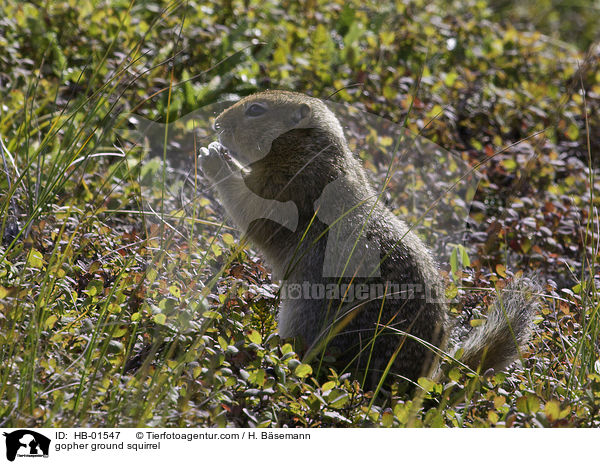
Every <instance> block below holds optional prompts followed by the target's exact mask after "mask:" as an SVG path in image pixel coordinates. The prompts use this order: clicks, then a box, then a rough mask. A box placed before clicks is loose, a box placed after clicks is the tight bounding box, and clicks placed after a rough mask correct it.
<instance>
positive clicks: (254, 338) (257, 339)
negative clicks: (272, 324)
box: [248, 329, 262, 345]
mask: <svg viewBox="0 0 600 464" xmlns="http://www.w3.org/2000/svg"><path fill="white" fill-rule="evenodd" d="M248 340H250V341H251V342H252V343H256V344H257V345H260V344H261V343H262V337H261V336H260V334H259V333H258V332H257V331H256V330H254V329H252V331H251V332H250V333H249V334H248Z"/></svg>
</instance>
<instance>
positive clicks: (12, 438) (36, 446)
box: [4, 429, 50, 462]
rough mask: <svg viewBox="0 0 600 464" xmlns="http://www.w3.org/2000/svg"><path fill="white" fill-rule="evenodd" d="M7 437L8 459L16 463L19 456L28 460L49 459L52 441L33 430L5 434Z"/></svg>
mask: <svg viewBox="0 0 600 464" xmlns="http://www.w3.org/2000/svg"><path fill="white" fill-rule="evenodd" d="M4 436H5V437H6V459H8V460H9V461H11V462H12V461H14V460H15V458H16V457H17V456H19V457H27V458H39V457H42V456H43V457H45V458H47V457H48V451H49V450H50V439H49V438H47V437H45V436H44V435H42V434H41V433H39V432H34V431H33V430H25V429H21V430H16V431H14V432H11V433H6V432H5V433H4Z"/></svg>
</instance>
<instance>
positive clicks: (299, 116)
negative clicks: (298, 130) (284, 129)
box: [292, 103, 310, 125]
mask: <svg viewBox="0 0 600 464" xmlns="http://www.w3.org/2000/svg"><path fill="white" fill-rule="evenodd" d="M309 115H310V106H308V105H307V104H306V103H302V104H301V105H300V106H299V107H298V108H296V110H295V111H294V113H293V114H292V122H293V123H294V125H298V124H300V122H302V121H303V120H304V119H306V118H308V116H309Z"/></svg>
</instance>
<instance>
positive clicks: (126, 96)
mask: <svg viewBox="0 0 600 464" xmlns="http://www.w3.org/2000/svg"><path fill="white" fill-rule="evenodd" d="M334 3H335V2H334ZM273 7H274V4H271V3H269V2H266V3H264V4H257V3H255V2H249V4H248V6H247V7H246V6H244V4H243V3H242V2H239V3H238V2H231V4H230V9H232V12H233V13H231V12H230V14H229V15H227V14H226V13H225V12H224V11H220V10H219V8H217V6H216V5H212V4H206V5H205V6H204V7H202V8H193V7H192V6H191V5H190V4H188V3H184V2H173V3H170V4H169V5H167V7H165V8H163V7H161V6H160V5H159V4H158V3H154V2H141V3H140V2H113V3H109V4H106V5H104V7H103V8H95V5H94V2H91V1H90V2H78V3H75V2H71V1H66V0H65V1H61V2H54V5H52V6H47V7H45V9H41V10H37V9H34V8H33V7H31V6H30V5H26V4H25V5H20V4H17V3H16V2H8V3H6V5H4V6H3V7H2V8H3V9H4V11H3V15H2V16H3V17H4V18H5V19H4V20H3V22H2V23H0V28H2V29H0V30H1V31H2V33H0V39H1V40H0V56H2V57H3V58H2V59H3V61H2V63H3V66H2V68H3V71H1V72H0V81H1V82H2V83H3V84H7V85H3V86H2V88H1V90H0V95H1V103H0V108H1V113H0V138H1V139H2V142H3V143H2V153H1V154H2V158H3V162H4V172H5V174H2V179H0V185H1V187H2V190H1V197H0V205H1V206H0V208H1V212H2V222H1V226H0V232H1V235H2V237H3V239H4V240H3V244H2V247H0V343H1V348H0V424H2V426H5V427H32V426H47V427H50V426H64V427H68V426H84V425H89V426H107V427H108V426H227V425H229V426H231V425H233V426H325V425H329V426H365V425H369V426H372V425H375V426H461V427H468V426H513V427H515V426H597V425H599V424H598V419H597V417H598V416H599V415H598V412H599V410H600V396H599V395H600V393H599V392H600V367H599V363H600V359H599V358H598V341H599V334H600V324H599V322H598V308H599V304H600V299H599V298H598V281H597V277H596V274H597V267H596V259H595V258H596V257H597V256H598V237H599V235H598V223H599V221H598V214H597V206H598V195H597V189H598V180H597V176H596V174H597V153H596V151H597V147H598V143H597V142H598V128H599V127H600V126H599V124H598V114H599V113H598V111H599V108H600V100H599V97H598V95H600V74H598V67H597V64H598V62H597V56H596V55H593V54H591V55H590V56H588V59H587V60H586V61H585V62H584V61H583V56H582V54H581V53H577V52H576V51H573V50H572V49H564V48H560V47H556V46H555V45H553V44H550V45H549V44H548V42H547V41H545V40H544V37H543V36H539V35H536V34H535V33H534V34H528V33H521V32H517V31H515V30H514V29H512V28H511V27H510V26H507V25H505V24H500V23H495V22H492V23H490V19H493V16H492V15H493V12H491V11H490V10H488V9H486V8H484V6H482V5H479V4H476V3H474V2H473V3H472V4H468V5H467V7H459V6H457V4H452V5H451V6H450V7H448V8H450V10H449V11H451V12H452V14H448V15H445V14H438V13H435V12H432V11H430V9H429V8H425V5H424V3H423V2H420V1H418V0H415V1H411V2H407V3H406V4H403V6H402V7H400V6H398V8H397V10H398V11H395V12H390V11H388V9H389V8H388V6H386V5H383V6H380V5H375V4H373V5H370V7H369V8H366V9H363V8H359V7H358V5H354V4H348V5H346V4H343V3H342V2H339V4H337V3H336V7H335V8H330V7H326V5H325V3H322V2H316V3H315V5H314V8H315V11H303V10H301V9H302V7H301V6H292V7H291V8H292V10H290V11H289V12H283V11H279V10H277V9H276V8H273ZM293 8H298V9H300V10H298V11H294V10H293ZM464 8H466V9H467V10H468V14H465V13H464ZM316 10H319V11H320V13H321V15H320V16H319V15H315V14H314V13H315V12H316ZM242 11H244V12H245V13H248V12H250V13H251V14H244V15H242V14H241V13H242ZM235 13H237V14H235ZM392 14H393V15H395V16H394V17H393V18H394V20H393V21H392V20H389V19H386V18H389V17H390V15H392ZM240 17H244V18H246V19H244V20H239V21H238V20H236V19H235V18H238V19H239V18H240ZM469 17H471V19H469ZM298 18H301V19H298ZM453 18H454V19H455V20H453ZM432 20H435V21H441V23H442V24H444V25H445V27H444V28H439V29H435V28H433V29H432V28H429V27H425V26H428V25H430V24H434V23H435V21H432ZM65 24H67V25H69V26H70V27H64V25H65ZM398 24H401V25H402V27H400V28H399V27H398ZM36 31H42V32H36ZM307 31H309V32H310V36H311V40H312V42H311V44H310V45H311V46H308V45H307V42H306V40H307V35H306V34H307ZM25 37H27V38H25ZM274 37H278V38H281V40H278V41H277V40H274ZM449 37H455V38H457V39H458V40H457V43H458V47H457V48H455V49H454V50H449V49H448V47H447V41H448V38H449ZM340 41H341V42H340ZM588 42H589V41H588ZM340 43H343V44H344V47H341V46H340V45H339V44H340ZM319 50H320V51H323V50H328V53H320V52H319ZM391 63H393V64H394V66H393V68H394V69H390V64H391ZM290 66H291V67H292V69H293V72H291V71H290ZM578 69H580V72H579V74H578ZM515 70H516V71H515ZM421 74H422V78H420V79H416V78H415V77H414V76H418V75H421ZM193 76H196V77H193ZM365 76H366V77H365ZM542 77H543V78H542ZM417 80H419V81H420V83H417V82H416V81H417ZM574 82H575V83H576V85H574V84H573V83H574ZM355 83H360V84H361V86H352V84H355ZM405 85H407V87H405ZM264 87H285V88H291V89H295V90H300V91H306V92H310V93H312V94H314V95H316V96H325V95H329V94H331V93H333V91H334V90H337V89H340V88H343V89H344V90H342V91H340V92H338V93H337V94H336V95H335V98H337V99H338V100H336V101H339V102H352V105H351V106H356V107H357V108H358V109H361V110H367V111H370V112H373V113H376V114H378V115H381V116H384V117H386V118H387V119H389V120H391V121H404V122H405V125H406V127H407V128H408V129H410V130H412V131H413V133H421V134H422V135H423V136H424V137H426V138H428V139H429V140H431V141H432V142H435V143H436V144H438V145H440V146H443V147H444V148H447V149H448V150H451V151H453V152H455V153H458V156H459V157H461V159H462V160H463V161H464V162H465V164H466V165H467V166H470V167H474V166H477V169H478V170H479V171H480V172H481V176H482V180H481V182H480V188H479V190H478V191H477V192H476V193H475V196H474V207H473V209H472V212H471V215H470V219H469V230H468V231H465V233H467V234H469V235H467V240H466V241H465V242H464V243H463V244H462V245H460V246H461V247H463V248H462V249H461V251H460V253H461V255H462V256H463V257H464V256H467V257H468V258H469V260H468V265H465V264H466V262H467V261H466V260H465V259H463V265H465V266H464V267H463V268H462V269H457V268H456V262H448V263H445V262H442V263H441V264H442V266H443V269H444V272H445V273H446V275H447V276H448V280H449V290H448V291H449V293H452V292H454V293H455V294H456V296H457V298H456V301H458V303H456V302H455V303H454V304H453V305H452V307H451V314H452V317H453V318H455V319H456V321H457V322H458V323H459V324H462V325H467V326H468V325H469V321H471V320H478V319H481V318H482V317H483V314H484V313H485V308H486V305H487V303H488V300H487V298H484V297H482V296H480V295H482V293H481V292H477V289H478V288H492V287H494V284H495V283H497V282H500V283H502V281H504V280H505V278H508V277H510V275H511V270H515V269H524V270H534V271H537V272H539V273H541V274H542V275H543V276H544V280H545V282H546V286H545V288H544V305H543V309H542V313H541V314H540V315H539V317H538V319H537V327H536V333H535V336H534V338H533V340H532V342H531V346H530V350H529V351H528V353H526V355H525V360H524V365H517V366H515V367H513V368H512V369H511V370H509V371H508V372H502V373H494V375H492V376H491V377H485V378H484V377H479V376H476V375H474V374H473V373H470V372H468V371H465V370H462V369H460V368H459V367H454V368H452V369H451V370H450V371H449V373H448V377H449V379H450V381H449V382H443V383H439V382H432V381H421V382H420V383H419V385H420V387H421V389H420V391H419V392H418V393H417V394H416V395H415V396H410V395H407V394H405V393H402V391H401V390H402V387H401V384H398V385H396V386H394V387H393V388H392V389H391V392H390V395H389V396H387V397H384V396H381V395H373V394H371V393H368V392H363V391H362V390H361V389H360V386H359V382H358V381H357V379H355V378H354V377H352V376H351V375H348V374H341V373H338V372H336V371H335V370H334V369H331V368H330V366H328V365H327V364H326V363H325V364H323V365H322V367H321V368H319V369H317V364H316V363H311V364H307V363H303V362H302V361H301V360H300V359H299V358H298V356H297V355H296V353H295V352H294V351H293V347H292V346H291V345H290V344H287V343H285V341H282V340H280V339H279V337H278V336H277V335H276V322H275V317H274V314H275V312H276V308H277V305H278V298H277V292H278V288H277V286H276V285H274V284H273V283H272V282H271V280H270V274H269V272H268V269H265V267H263V264H262V262H261V260H260V258H259V257H258V256H257V255H256V254H255V252H254V251H253V250H252V249H251V248H250V247H248V246H244V244H240V243H239V242H238V241H237V240H236V238H235V237H234V235H236V234H235V232H234V231H232V230H231V228H230V227H229V226H228V225H227V223H226V222H224V220H223V217H224V215H223V211H222V210H221V209H220V206H219V203H218V201H215V199H214V197H213V196H212V193H211V192H210V191H209V190H208V189H206V187H205V185H204V181H203V179H202V178H201V177H200V176H199V174H198V168H197V165H196V164H195V162H194V160H195V156H194V153H195V152H196V151H197V148H198V147H199V146H202V145H205V144H206V142H207V141H210V140H211V137H212V132H211V130H210V117H211V116H212V114H211V112H210V108H211V107H210V106H207V105H210V104H212V103H214V102H215V101H217V100H218V99H219V98H222V97H224V96H226V95H229V94H235V95H238V96H242V95H245V94H248V93H250V92H252V91H254V90H257V89H259V88H264ZM567 88H569V89H571V90H572V91H570V92H564V90H565V89H567ZM573 89H574V90H573ZM579 89H581V91H579ZM407 95H410V98H408V97H407ZM374 96H382V97H383V98H374ZM199 107H206V108H208V110H206V111H205V112H204V113H201V114H203V115H205V116H204V117H202V118H198V119H193V120H192V121H193V125H194V127H192V128H188V130H189V131H190V132H192V133H195V134H196V136H195V137H192V140H191V143H190V139H189V137H188V139H180V138H178V135H177V134H175V133H173V134H170V133H169V132H168V131H170V130H171V129H172V128H173V129H178V126H177V124H167V125H165V126H158V125H157V126H152V129H156V127H159V128H161V130H163V131H164V132H161V133H160V134H161V136H162V137H161V138H163V143H162V145H161V146H160V147H159V148H160V149H159V151H160V156H159V157H158V158H159V159H162V160H161V162H153V161H150V160H148V159H147V158H144V154H143V152H142V150H140V148H139V147H136V146H134V145H132V144H130V143H129V142H128V141H126V140H123V139H122V138H120V137H119V136H118V135H117V134H118V133H119V130H120V129H122V128H131V126H129V125H128V118H129V116H130V114H129V112H130V111H132V112H133V113H135V114H136V115H138V117H140V118H142V117H143V118H147V119H151V120H154V119H157V120H159V121H162V122H164V123H172V122H173V121H176V120H178V119H179V118H180V117H181V116H182V115H184V114H186V113H189V112H190V111H192V110H196V109H197V108H199ZM556 108H559V110H558V111H554V109H556ZM552 111H554V112H552ZM185 124H187V123H181V128H182V129H181V130H184V129H185ZM167 127H168V129H167ZM538 131H544V134H545V137H544V138H543V139H542V138H541V137H538V136H535V137H534V136H532V134H535V133H537V132H538ZM347 132H348V134H347V135H348V137H349V138H350V139H351V140H354V141H356V140H358V141H360V140H363V141H366V142H367V147H368V148H369V150H368V154H366V155H365V153H361V156H363V158H364V159H363V161H364V162H365V165H366V166H367V168H368V169H369V170H370V171H371V172H372V174H373V177H374V179H375V180H376V181H382V182H381V185H388V184H387V183H386V182H385V179H387V178H388V177H390V176H389V174H390V173H389V172H388V168H390V166H389V165H386V164H385V160H386V158H385V156H384V155H382V153H385V152H386V150H389V146H387V145H386V144H387V143H388V142H387V141H386V140H384V141H383V143H382V140H381V139H379V138H378V137H377V135H376V134H375V135H373V134H371V135H367V136H364V137H363V134H362V133H360V131H359V130H356V131H355V130H353V129H352V127H349V128H348V129H347ZM188 133H189V132H188ZM530 142H531V143H530ZM175 143H179V145H175ZM186 143H187V145H186ZM188 145H189V146H188ZM522 147H526V148H529V149H530V150H531V151H532V152H533V154H534V155H535V156H529V157H527V156H526V155H527V153H525V152H524V151H519V150H520V149H521V148H522ZM365 151H367V150H365ZM173 153H178V154H177V156H175V155H173ZM492 155H493V156H492ZM167 158H168V159H167ZM527 158H529V159H531V166H530V168H527V172H528V177H527V178H525V177H524V176H521V174H522V173H521V172H520V166H522V165H523V164H524V160H525V159H527ZM484 161H485V162H484ZM433 168H434V169H436V167H435V166H434V167H433ZM450 174H453V173H450ZM454 174H456V173H454ZM422 175H423V176H426V175H427V173H426V171H425V173H424V174H422ZM448 177H449V178H452V177H453V176H452V175H449V176H448ZM419 180H420V179H419V176H418V175H417V177H416V182H417V183H418V181H419ZM442 187H443V188H451V187H452V183H451V182H446V183H444V185H443V186H442ZM390 190H391V194H390V195H391V196H392V197H393V198H391V201H392V204H394V205H395V206H396V207H397V212H398V214H401V215H403V216H406V215H408V216H409V217H411V219H417V218H418V217H419V214H418V213H419V210H418V209H416V210H412V209H410V208H407V207H406V206H405V205H407V204H409V203H410V202H409V201H408V200H409V197H408V196H407V195H408V193H407V192H404V191H402V190H400V189H398V188H392V189H390ZM509 197H512V198H514V202H512V203H511V202H509V201H507V198H509ZM427 206H432V205H431V204H429V205H427ZM421 212H422V211H421ZM515 218H516V219H515ZM415 222H417V223H419V225H420V226H422V227H419V232H420V233H421V232H422V233H424V234H425V235H426V234H427V233H428V231H430V232H429V233H432V234H433V232H432V231H435V230H436V227H438V226H439V224H437V223H436V222H435V219H434V220H433V221H432V220H431V219H430V217H429V216H427V215H425V216H423V217H422V219H421V220H415ZM528 224H530V225H528ZM532 224H533V225H532ZM489 230H495V231H497V233H496V234H495V235H493V237H494V239H493V240H492V239H488V238H487V231H489ZM426 238H431V237H426ZM453 243H458V242H453ZM455 249H457V250H458V248H456V247H455ZM457 254H458V251H457ZM449 260H450V259H449ZM454 261H456V256H455V259H454ZM507 269H508V271H507ZM453 271H454V275H453ZM452 277H455V278H458V279H459V281H460V282H462V283H463V285H462V286H457V285H456V284H454V283H452ZM141 352H146V354H147V356H145V357H144V356H139V357H138V358H136V355H138V354H139V353H141ZM132 358H133V359H137V360H138V368H137V370H129V369H128V367H129V366H128V362H129V361H130V360H131V359H132ZM313 370H314V372H313ZM317 371H318V373H317ZM424 404H425V405H427V408H425V407H424V406H423V405H424Z"/></svg>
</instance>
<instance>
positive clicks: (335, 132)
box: [214, 90, 345, 165]
mask: <svg viewBox="0 0 600 464" xmlns="http://www.w3.org/2000/svg"><path fill="white" fill-rule="evenodd" d="M310 128H317V129H320V130H325V131H327V132H328V133H331V134H330V135H331V137H332V138H335V139H336V140H339V141H340V142H343V143H344V144H345V139H344V134H343V131H342V127H341V125H340V123H339V121H338V120H337V118H336V117H335V115H334V114H333V113H332V112H331V111H330V110H329V108H327V106H326V105H325V104H324V103H323V102H322V101H321V100H319V99H317V98H313V97H309V96H308V95H304V94H301V93H296V92H288V91H283V90H269V91H265V92H259V93H256V94H253V95H250V96H248V97H245V98H243V99H242V100H240V101H239V102H237V103H235V104H234V105H233V106H231V107H229V108H228V109H226V110H225V111H223V112H222V113H221V114H220V115H219V116H218V117H217V118H216V119H215V122H214V129H215V130H216V131H217V132H218V134H219V142H220V143H221V145H223V146H224V147H225V148H227V150H228V151H229V152H230V154H231V155H232V156H233V157H235V158H236V159H238V161H240V162H241V163H242V164H244V165H248V164H251V163H254V162H256V161H259V160H261V159H262V158H264V157H265V156H266V155H267V154H268V153H269V151H270V150H271V145H272V143H273V141H274V140H276V139H277V138H278V137H280V136H281V135H283V134H285V133H287V132H289V131H291V130H294V129H310Z"/></svg>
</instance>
